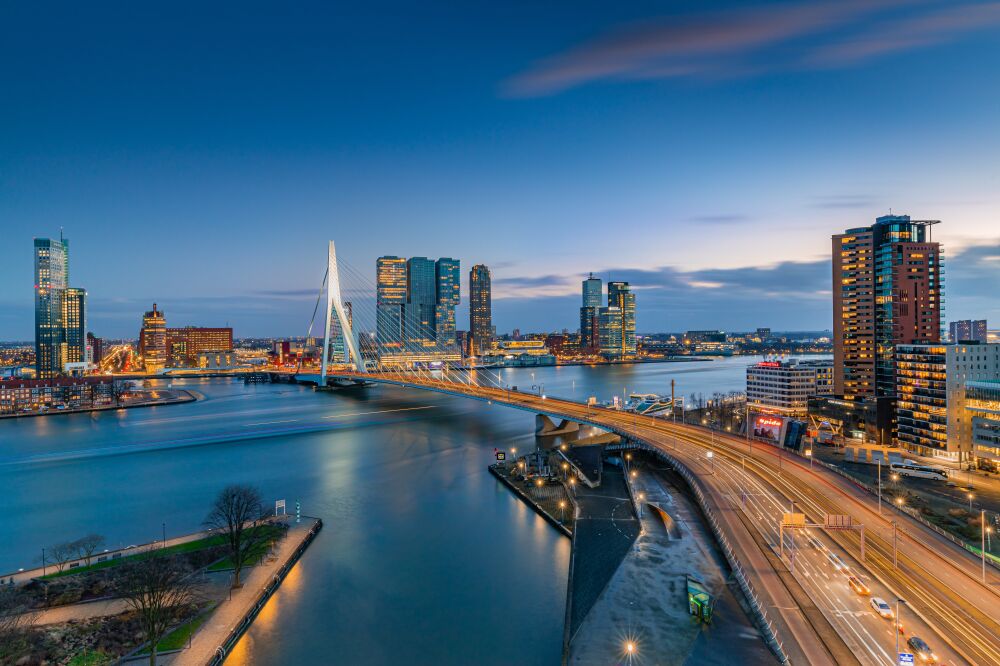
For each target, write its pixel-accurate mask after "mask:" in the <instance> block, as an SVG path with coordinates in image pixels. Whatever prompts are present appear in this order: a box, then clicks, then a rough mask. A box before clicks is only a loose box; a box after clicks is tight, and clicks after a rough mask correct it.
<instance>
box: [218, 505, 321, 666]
mask: <svg viewBox="0 0 1000 666" xmlns="http://www.w3.org/2000/svg"><path fill="white" fill-rule="evenodd" d="M321 529H323V521H322V519H320V518H317V519H316V524H315V525H313V526H312V527H311V528H310V529H309V533H308V534H307V535H306V537H305V538H304V539H303V540H302V543H300V544H299V546H298V548H296V549H295V552H293V553H292V555H291V557H289V558H288V560H287V561H286V562H285V563H284V564H283V565H282V566H281V568H280V569H278V571H276V572H275V574H274V576H272V577H271V580H270V581H268V583H267V585H265V586H264V589H263V590H261V592H260V595H259V596H258V597H257V602H256V603H255V604H254V605H253V606H252V607H251V608H250V610H248V611H247V612H246V614H245V615H244V616H243V619H241V620H240V621H239V623H238V624H237V625H236V626H235V627H233V628H232V629H231V630H230V632H229V634H227V635H226V640H224V641H223V642H222V645H220V646H219V647H218V648H216V651H215V654H214V655H212V658H211V659H209V660H208V662H206V666H221V665H222V662H224V661H225V660H226V656H227V655H228V654H229V652H230V650H232V649H233V647H235V646H236V643H237V642H238V641H239V640H240V637H242V636H243V633H244V632H245V631H246V630H247V629H249V628H250V625H251V624H253V621H254V618H256V617H257V614H258V613H260V611H261V609H262V608H264V604H266V603H267V600H268V599H270V598H271V595H272V594H274V593H275V591H277V589H278V587H280V586H281V581H283V580H284V579H285V576H286V575H287V574H288V572H289V571H291V569H292V567H293V566H295V563H296V562H298V561H299V558H300V557H302V553H304V552H305V550H306V548H308V547H309V544H310V543H312V540H313V539H315V538H316V534H317V533H319V531H320V530H321Z"/></svg>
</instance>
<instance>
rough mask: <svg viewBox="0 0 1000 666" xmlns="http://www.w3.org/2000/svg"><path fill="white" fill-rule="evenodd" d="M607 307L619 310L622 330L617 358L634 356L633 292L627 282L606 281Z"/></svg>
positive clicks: (635, 349)
mask: <svg viewBox="0 0 1000 666" xmlns="http://www.w3.org/2000/svg"><path fill="white" fill-rule="evenodd" d="M608 307H616V308H618V309H619V310H621V318H622V323H621V326H622V332H621V347H620V349H619V358H629V357H634V356H635V355H636V351H637V348H636V341H635V294H633V293H632V290H631V288H629V285H628V282H609V283H608ZM602 347H603V346H602ZM602 352H603V348H602Z"/></svg>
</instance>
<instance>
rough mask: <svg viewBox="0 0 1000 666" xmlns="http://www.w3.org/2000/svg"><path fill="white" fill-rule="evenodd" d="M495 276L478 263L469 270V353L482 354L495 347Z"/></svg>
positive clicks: (472, 354)
mask: <svg viewBox="0 0 1000 666" xmlns="http://www.w3.org/2000/svg"><path fill="white" fill-rule="evenodd" d="M492 282H493V277H492V275H490V269H489V268H488V267H486V266H484V265H483V264H476V265H475V266H473V267H472V270H471V271H469V354H470V355H471V356H480V355H482V354H485V353H486V352H488V351H489V350H490V349H491V348H492V347H493V291H492V289H493V287H492Z"/></svg>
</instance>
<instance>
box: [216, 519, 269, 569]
mask: <svg viewBox="0 0 1000 666" xmlns="http://www.w3.org/2000/svg"><path fill="white" fill-rule="evenodd" d="M284 533H285V531H284V530H283V529H282V528H280V527H274V526H267V527H265V535H266V539H267V540H265V541H263V542H262V543H259V544H257V547H256V548H254V549H253V550H251V551H250V553H249V554H248V556H247V561H246V563H245V564H244V565H243V566H244V567H252V566H254V565H257V564H260V561H261V560H262V559H264V556H265V555H266V554H267V547H268V544H269V543H270V542H271V541H277V540H278V538H279V537H280V536H282V535H283V534H284ZM233 568H234V567H233V559H232V558H231V557H229V556H226V557H224V558H222V559H221V560H219V561H218V562H216V563H215V564H212V565H210V566H209V567H208V570H209V571H213V572H215V571H226V570H228V569H233Z"/></svg>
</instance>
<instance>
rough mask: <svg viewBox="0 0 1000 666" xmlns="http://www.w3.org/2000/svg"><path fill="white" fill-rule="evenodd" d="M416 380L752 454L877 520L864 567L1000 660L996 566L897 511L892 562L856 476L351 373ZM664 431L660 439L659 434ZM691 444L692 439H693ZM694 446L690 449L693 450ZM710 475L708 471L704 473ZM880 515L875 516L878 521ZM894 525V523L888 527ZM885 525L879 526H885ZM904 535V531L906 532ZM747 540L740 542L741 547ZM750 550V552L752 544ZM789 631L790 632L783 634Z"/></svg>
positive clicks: (829, 505) (672, 428) (627, 419)
mask: <svg viewBox="0 0 1000 666" xmlns="http://www.w3.org/2000/svg"><path fill="white" fill-rule="evenodd" d="M345 378H348V379H356V380H357V379H364V380H373V381H381V382H388V383H393V384H398V385H402V386H412V387H415V388H420V389H423V390H432V391H438V392H442V393H448V394H452V395H460V396H467V397H472V398H475V399H479V400H491V401H496V402H498V403H502V404H508V405H510V406H513V407H516V408H519V409H524V410H529V411H533V412H536V413H544V414H548V415H550V416H553V417H556V418H571V419H573V420H578V421H580V422H583V423H590V424H593V425H596V426H598V427H604V428H608V429H611V430H614V431H616V432H619V433H621V434H624V435H625V436H627V437H632V438H634V439H640V440H643V441H649V440H652V441H650V443H651V444H652V445H654V446H660V447H666V449H669V448H670V446H671V445H670V440H671V438H673V439H675V440H679V441H683V442H684V443H685V446H683V447H679V449H678V450H677V452H683V455H691V454H693V453H696V454H698V455H703V454H704V450H706V449H712V450H714V451H717V452H718V453H719V454H721V455H727V456H730V457H731V458H732V459H742V458H746V459H747V461H748V462H747V465H748V469H752V470H753V473H754V474H755V475H757V476H758V477H759V478H761V479H764V480H766V481H767V482H768V483H769V484H772V485H775V486H778V487H781V488H782V489H783V491H784V492H785V493H786V494H788V496H790V497H793V498H795V499H797V501H800V503H801V507H802V508H803V509H804V510H805V511H806V513H807V515H809V516H810V518H811V519H812V518H813V517H815V516H820V517H821V516H822V514H825V513H848V514H849V515H852V516H854V517H855V519H856V520H858V521H859V522H865V523H866V524H869V525H878V526H879V527H881V528H882V529H881V531H880V530H879V529H873V530H871V533H870V538H869V542H868V551H869V557H868V559H867V560H866V561H865V562H864V568H865V570H866V571H867V572H868V574H869V575H872V576H874V577H875V578H877V579H878V580H880V581H882V582H883V583H885V584H886V585H887V586H888V587H889V588H890V589H892V590H894V591H895V592H896V593H897V594H899V596H902V597H903V598H905V599H906V600H907V602H908V606H909V608H910V609H911V610H912V611H913V612H915V613H917V614H918V615H920V616H921V617H922V618H923V619H924V620H926V621H927V622H928V624H929V625H931V626H933V627H934V629H935V631H936V632H937V633H938V636H939V637H940V638H941V639H942V640H944V641H946V642H947V643H948V644H949V645H950V646H951V647H952V648H954V649H955V651H956V652H958V653H959V654H961V655H963V656H964V657H965V658H966V659H967V660H968V661H969V662H970V663H976V664H994V663H1000V644H998V643H1000V627H998V625H997V621H996V620H995V618H997V617H1000V614H998V612H997V611H998V605H1000V603H998V602H1000V596H998V594H997V589H996V576H995V574H993V573H991V574H990V578H989V581H988V584H987V585H983V584H982V583H980V582H979V581H978V578H977V576H976V575H974V574H973V573H972V571H973V569H974V567H973V566H971V563H970V556H969V554H968V553H967V552H966V551H964V550H963V549H961V548H959V547H957V546H955V545H954V544H952V543H951V542H949V541H947V540H945V539H942V538H941V537H940V536H938V535H937V534H935V533H934V532H933V531H930V530H926V528H923V527H922V526H921V525H920V524H919V523H917V522H916V521H913V520H912V519H909V518H908V517H906V516H898V519H899V522H900V524H902V525H904V526H905V527H904V529H905V531H906V532H907V533H908V534H909V535H912V536H911V538H910V543H911V545H912V547H911V548H909V549H907V552H900V554H899V565H900V566H899V568H898V569H897V568H894V567H893V566H892V559H891V558H892V551H891V535H889V536H888V537H887V535H886V533H885V528H886V522H887V519H886V518H885V517H882V518H879V517H878V514H877V505H876V501H875V500H874V499H873V498H871V497H870V496H868V494H867V493H865V492H863V491H862V490H861V489H858V488H857V487H856V486H854V485H853V484H850V482H848V481H846V480H845V479H843V478H841V477H840V476H839V475H836V474H834V473H832V472H830V471H828V470H825V469H819V468H816V469H814V470H812V469H809V468H808V466H807V465H804V464H802V463H801V462H799V461H796V460H793V459H789V458H787V457H786V458H784V459H782V458H779V457H778V456H779V454H778V451H777V449H775V448H774V447H770V446H765V445H758V446H756V447H753V452H752V454H751V453H750V452H749V451H748V450H747V448H746V443H745V442H743V441H742V440H740V439H738V438H732V437H725V436H722V435H717V436H716V437H714V438H711V436H710V434H709V433H707V432H706V431H704V430H702V429H698V428H695V427H692V426H682V425H676V424H672V423H670V422H664V421H662V420H660V419H653V418H651V417H642V416H638V417H637V416H635V415H630V414H625V413H622V412H615V411H612V410H607V409H601V408H596V409H595V408H589V407H587V406H586V405H580V404H578V403H573V402H568V401H564V400H557V399H552V398H549V399H546V398H542V397H541V396H534V395H528V394H523V393H521V394H514V393H512V392H509V391H505V390H503V389H493V388H486V387H476V386H470V385H467V384H459V383H456V382H449V381H443V380H442V381H437V380H428V379H424V378H420V377H415V376H414V375H412V374H402V373H400V374H394V375H390V374H385V375H364V376H361V375H351V374H349V375H346V376H345ZM661 435H662V436H665V439H664V438H661V437H659V436H661ZM713 439H714V441H713ZM688 445H692V446H690V447H689V446H688ZM689 448H690V451H689V450H687V449H689ZM702 478H704V475H703V476H702ZM873 521H874V522H873ZM890 530H891V527H890ZM880 532H881V533H880ZM833 538H834V540H835V541H836V542H837V543H838V545H840V546H841V547H842V548H845V549H846V550H848V551H850V552H856V551H857V550H858V543H857V536H856V535H854V534H853V533H839V534H837V535H835V536H834V537H833ZM905 538H906V537H904V539H905ZM887 539H888V541H887ZM744 546H747V547H748V545H746V544H740V545H739V547H740V548H743V547H744ZM747 552H752V550H748V551H747ZM783 638H784V637H783Z"/></svg>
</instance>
